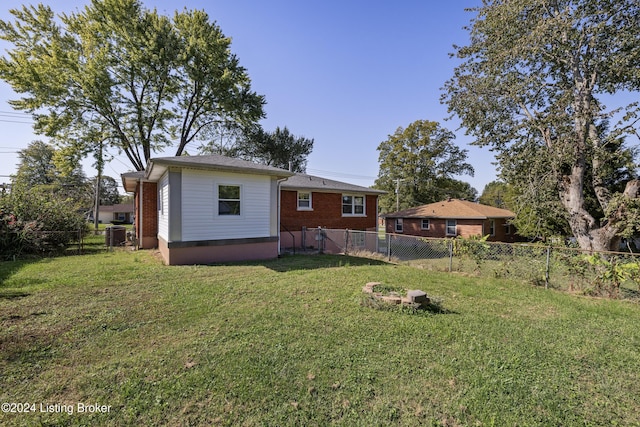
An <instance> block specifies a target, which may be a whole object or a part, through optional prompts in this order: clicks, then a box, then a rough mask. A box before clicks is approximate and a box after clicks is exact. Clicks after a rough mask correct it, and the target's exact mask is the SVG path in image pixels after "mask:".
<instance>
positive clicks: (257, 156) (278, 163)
mask: <svg viewBox="0 0 640 427" xmlns="http://www.w3.org/2000/svg"><path fill="white" fill-rule="evenodd" d="M312 150H313V139H309V138H305V137H304V136H295V135H293V134H292V133H291V132H289V129H287V127H286V126H285V127H284V128H282V129H281V128H280V127H276V130H274V131H273V132H265V131H264V130H262V129H258V130H257V131H255V132H252V133H250V134H249V135H248V137H247V138H245V139H244V141H243V143H242V144H240V147H239V151H240V153H239V154H240V157H243V158H244V159H246V160H252V161H255V162H258V163H262V164H265V165H269V166H274V167H277V168H282V169H291V170H292V171H293V172H305V171H306V169H307V157H308V156H309V154H311V151H312Z"/></svg>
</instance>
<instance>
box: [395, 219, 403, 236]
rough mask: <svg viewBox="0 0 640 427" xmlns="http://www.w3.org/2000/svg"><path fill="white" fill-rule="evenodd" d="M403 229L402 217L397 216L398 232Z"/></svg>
mask: <svg viewBox="0 0 640 427" xmlns="http://www.w3.org/2000/svg"><path fill="white" fill-rule="evenodd" d="M402 231H403V224H402V218H396V233H402Z"/></svg>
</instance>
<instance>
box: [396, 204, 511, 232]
mask: <svg viewBox="0 0 640 427" xmlns="http://www.w3.org/2000/svg"><path fill="white" fill-rule="evenodd" d="M384 217H385V220H386V232H387V233H398V234H407V235H412V236H421V237H434V238H446V237H457V236H461V237H471V236H486V235H489V238H488V240H490V241H499V242H514V241H516V237H517V236H516V234H515V229H514V228H513V226H512V225H511V224H510V223H509V220H510V219H512V218H514V217H515V214H514V213H513V212H511V211H509V210H507V209H500V208H495V207H493V206H487V205H482V204H480V203H474V202H469V201H466V200H459V199H448V200H444V201H442V202H436V203H431V204H428V205H422V206H418V207H415V208H411V209H406V210H403V211H399V212H393V213H389V214H386V215H384Z"/></svg>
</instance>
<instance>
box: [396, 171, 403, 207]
mask: <svg viewBox="0 0 640 427" xmlns="http://www.w3.org/2000/svg"><path fill="white" fill-rule="evenodd" d="M400 181H404V178H396V212H397V211H399V210H400Z"/></svg>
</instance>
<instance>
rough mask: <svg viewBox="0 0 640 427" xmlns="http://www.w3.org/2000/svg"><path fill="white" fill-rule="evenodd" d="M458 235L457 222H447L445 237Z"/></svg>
mask: <svg viewBox="0 0 640 427" xmlns="http://www.w3.org/2000/svg"><path fill="white" fill-rule="evenodd" d="M457 235H458V221H456V220H455V219H448V220H447V236H457Z"/></svg>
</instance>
